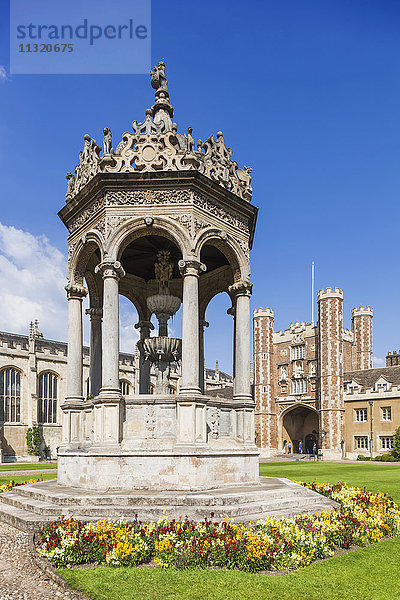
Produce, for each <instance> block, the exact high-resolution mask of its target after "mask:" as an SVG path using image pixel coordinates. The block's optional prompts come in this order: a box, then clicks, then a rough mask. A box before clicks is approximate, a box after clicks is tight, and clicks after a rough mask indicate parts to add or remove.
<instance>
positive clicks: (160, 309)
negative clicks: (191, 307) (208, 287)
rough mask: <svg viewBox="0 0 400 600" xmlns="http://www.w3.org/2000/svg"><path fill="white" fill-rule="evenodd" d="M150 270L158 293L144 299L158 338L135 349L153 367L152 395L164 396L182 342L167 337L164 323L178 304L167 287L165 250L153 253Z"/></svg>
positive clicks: (168, 274) (168, 275) (170, 266)
mask: <svg viewBox="0 0 400 600" xmlns="http://www.w3.org/2000/svg"><path fill="white" fill-rule="evenodd" d="M154 271H155V278H156V280H157V281H158V284H159V292H158V294H154V295H153V296H149V298H147V307H148V309H149V310H150V312H151V313H152V314H154V315H155V316H156V318H157V320H158V336H157V337H150V338H147V339H144V340H139V342H138V348H139V351H140V353H141V354H142V356H143V357H144V359H145V360H149V361H150V362H151V363H152V364H154V365H155V368H156V374H157V382H156V394H168V390H169V373H170V365H171V363H172V362H178V361H179V360H180V359H181V358H182V340H181V339H178V338H171V337H168V320H169V319H170V318H171V317H173V316H174V315H175V313H176V312H177V311H178V310H179V307H180V305H181V300H180V298H178V297H177V296H172V295H171V293H170V291H169V288H168V284H169V280H170V279H171V277H172V272H173V264H172V263H171V262H170V253H169V251H168V250H161V251H160V252H159V253H158V254H157V262H156V263H155V265H154Z"/></svg>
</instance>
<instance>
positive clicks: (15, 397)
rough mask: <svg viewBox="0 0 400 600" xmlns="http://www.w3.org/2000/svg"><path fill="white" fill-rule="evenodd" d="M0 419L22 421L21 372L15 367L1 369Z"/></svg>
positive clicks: (9, 421) (12, 421)
mask: <svg viewBox="0 0 400 600" xmlns="http://www.w3.org/2000/svg"><path fill="white" fill-rule="evenodd" d="M0 421H3V422H8V423H19V422H20V421H21V373H20V372H19V371H17V370H16V369H13V368H6V369H2V370H1V371H0Z"/></svg>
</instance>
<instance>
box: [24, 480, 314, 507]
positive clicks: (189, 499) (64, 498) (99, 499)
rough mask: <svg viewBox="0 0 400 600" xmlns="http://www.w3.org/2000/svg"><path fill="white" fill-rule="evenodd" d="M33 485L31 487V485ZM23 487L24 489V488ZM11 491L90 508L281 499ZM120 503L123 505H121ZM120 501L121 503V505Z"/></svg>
mask: <svg viewBox="0 0 400 600" xmlns="http://www.w3.org/2000/svg"><path fill="white" fill-rule="evenodd" d="M30 485H34V484H30ZM24 488H25V489H24ZM13 491H14V492H15V493H16V494H18V495H20V496H24V497H26V498H28V497H30V498H32V499H34V500H41V501H44V502H48V503H52V504H55V505H66V504H71V502H73V503H76V505H77V506H79V505H93V506H96V505H97V506H102V505H108V504H113V503H114V501H115V502H116V503H118V505H119V506H124V505H126V506H130V505H132V504H134V505H135V506H136V505H137V503H138V504H142V503H143V505H144V506H150V505H151V504H156V503H157V504H158V503H162V504H164V505H166V506H168V505H173V506H175V505H176V503H177V502H180V503H182V504H184V505H187V506H200V505H204V506H229V505H230V504H237V503H238V502H246V501H249V499H251V500H253V501H260V500H261V499H262V498H266V497H267V498H268V499H270V500H274V499H275V498H281V497H282V490H281V489H279V490H254V491H253V492H249V493H247V494H243V493H241V494H229V495H219V496H218V495H217V496H213V495H212V494H209V495H196V496H190V495H182V494H180V495H179V496H163V495H162V494H161V493H157V492H156V493H155V496H141V495H140V494H132V495H131V496H126V495H124V496H119V495H118V494H114V495H110V496H105V495H103V496H102V495H100V494H99V495H98V496H78V495H77V496H75V497H74V496H71V495H68V494H57V493H51V492H50V493H46V492H45V491H42V490H40V489H34V488H29V489H27V486H17V487H15V488H13ZM309 491H311V490H306V489H305V488H301V487H300V488H294V489H290V490H288V492H290V494H291V495H293V496H301V497H307V496H310V497H311V496H312V495H314V494H315V493H316V492H312V491H311V494H307V492H309ZM123 500H125V501H133V502H132V504H128V502H123ZM121 501H122V502H121ZM120 502H121V503H120Z"/></svg>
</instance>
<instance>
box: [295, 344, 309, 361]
mask: <svg viewBox="0 0 400 600" xmlns="http://www.w3.org/2000/svg"><path fill="white" fill-rule="evenodd" d="M305 357H306V345H305V344H301V345H300V346H294V347H293V348H292V360H303V358H305Z"/></svg>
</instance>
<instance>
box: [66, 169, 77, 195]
mask: <svg viewBox="0 0 400 600" xmlns="http://www.w3.org/2000/svg"><path fill="white" fill-rule="evenodd" d="M65 178H66V180H67V194H66V196H67V198H69V197H71V196H72V195H73V193H74V190H75V175H74V174H73V173H71V172H69V173H67V174H66V176H65Z"/></svg>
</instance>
